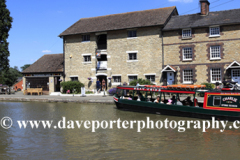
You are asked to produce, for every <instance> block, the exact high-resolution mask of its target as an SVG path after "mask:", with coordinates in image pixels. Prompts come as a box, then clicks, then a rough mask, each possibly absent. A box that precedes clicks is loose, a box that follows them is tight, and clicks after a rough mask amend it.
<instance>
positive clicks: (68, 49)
mask: <svg viewBox="0 0 240 160" xmlns="http://www.w3.org/2000/svg"><path fill="white" fill-rule="evenodd" d="M160 33H161V28H160V27H145V28H138V29H137V37H135V38H128V37H127V30H117V31H108V32H107V57H108V64H107V66H108V67H107V68H108V69H107V70H106V71H102V72H104V73H106V74H107V77H112V75H121V80H122V82H128V74H137V75H138V78H145V75H144V74H149V73H153V74H156V80H155V81H156V83H157V84H159V81H160V78H161V70H162V38H161V35H160ZM64 38H65V75H66V78H65V80H66V81H69V80H70V79H71V78H70V77H71V76H78V79H79V81H81V82H82V83H84V84H85V87H86V89H87V90H91V89H94V88H95V83H96V70H95V69H96V61H95V60H96V57H95V49H96V47H97V45H96V35H95V34H91V35H90V42H81V35H74V36H65V37H64ZM128 51H137V61H128V53H127V52H128ZM82 54H91V55H92V61H91V63H87V64H86V63H83V56H82ZM97 73H98V72H97ZM88 77H92V79H93V82H90V81H89V80H88V79H87V78H88Z"/></svg>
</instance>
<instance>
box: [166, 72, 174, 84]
mask: <svg viewBox="0 0 240 160" xmlns="http://www.w3.org/2000/svg"><path fill="white" fill-rule="evenodd" d="M173 82H174V73H173V72H167V85H172V84H173Z"/></svg>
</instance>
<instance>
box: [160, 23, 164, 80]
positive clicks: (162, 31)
mask: <svg viewBox="0 0 240 160" xmlns="http://www.w3.org/2000/svg"><path fill="white" fill-rule="evenodd" d="M162 29H163V28H161V36H162V70H163V68H164V43H163V30H162ZM161 73H162V72H161ZM162 74H163V73H162ZM162 74H161V79H162V78H163V75H162ZM161 79H160V82H161Z"/></svg>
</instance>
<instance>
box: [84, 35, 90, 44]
mask: <svg viewBox="0 0 240 160" xmlns="http://www.w3.org/2000/svg"><path fill="white" fill-rule="evenodd" d="M84 36H89V40H84V39H85V38H84ZM90 39H91V37H90V34H83V35H82V42H90Z"/></svg>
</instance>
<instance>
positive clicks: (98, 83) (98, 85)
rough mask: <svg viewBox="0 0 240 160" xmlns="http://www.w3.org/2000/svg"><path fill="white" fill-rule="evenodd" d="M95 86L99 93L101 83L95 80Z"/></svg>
mask: <svg viewBox="0 0 240 160" xmlns="http://www.w3.org/2000/svg"><path fill="white" fill-rule="evenodd" d="M96 83H97V84H96V86H97V92H98V93H99V91H100V90H101V82H100V81H99V79H97V82H96Z"/></svg>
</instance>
